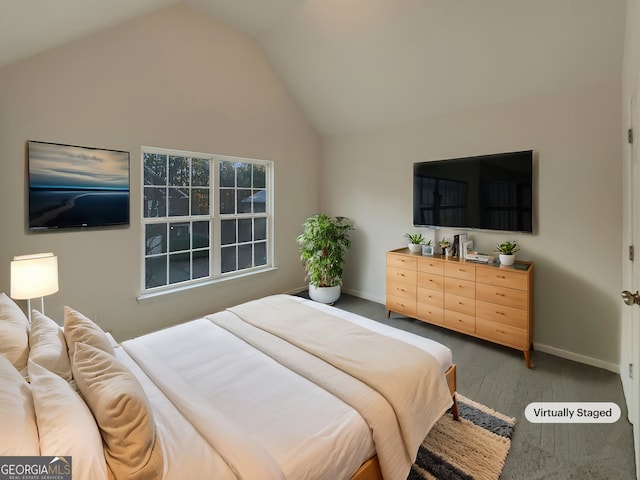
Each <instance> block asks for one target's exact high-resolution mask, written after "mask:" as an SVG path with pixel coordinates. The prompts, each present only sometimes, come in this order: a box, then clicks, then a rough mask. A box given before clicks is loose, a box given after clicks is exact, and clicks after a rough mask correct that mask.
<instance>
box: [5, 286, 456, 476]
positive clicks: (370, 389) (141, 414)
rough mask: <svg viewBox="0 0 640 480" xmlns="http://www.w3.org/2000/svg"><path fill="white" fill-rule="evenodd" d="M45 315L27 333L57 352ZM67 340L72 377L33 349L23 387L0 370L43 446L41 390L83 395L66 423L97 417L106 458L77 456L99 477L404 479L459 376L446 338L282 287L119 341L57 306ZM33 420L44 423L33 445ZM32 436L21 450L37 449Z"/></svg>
mask: <svg viewBox="0 0 640 480" xmlns="http://www.w3.org/2000/svg"><path fill="white" fill-rule="evenodd" d="M45 318H46V317H45ZM47 320H49V319H47ZM47 320H44V319H39V322H40V323H39V327H38V329H39V330H41V332H40V333H38V332H36V333H38V336H39V337H42V340H43V343H44V345H49V346H48V348H47V349H45V352H44V353H49V354H50V353H51V352H53V353H54V354H55V353H56V352H59V351H60V350H61V349H60V340H61V337H59V335H58V334H59V333H60V332H61V331H62V329H60V331H56V327H57V326H56V325H55V322H53V321H51V322H49V321H47ZM320 325H322V327H320ZM319 327H320V328H319ZM0 328H1V324H0ZM57 328H59V327H57ZM45 332H46V334H45ZM373 332H375V333H373ZM322 336H324V337H325V338H321V337H322ZM379 337H382V338H379ZM34 338H36V337H34ZM336 338H337V339H338V341H337V342H336V341H335V340H336ZM62 340H63V341H64V342H66V345H67V348H68V350H67V356H66V358H68V361H69V365H70V367H71V371H72V373H73V379H72V380H71V381H70V382H68V375H66V374H65V372H66V368H61V369H60V368H57V367H58V366H59V365H60V362H59V360H60V358H58V357H57V356H56V355H57V354H55V355H54V359H55V360H56V361H53V362H52V361H49V360H50V359H49V360H47V359H48V357H50V355H36V354H35V353H34V354H33V358H32V359H31V360H30V362H29V371H31V372H32V374H35V378H34V382H33V385H32V386H29V384H28V383H27V382H26V381H25V379H24V378H22V376H21V375H20V374H18V373H17V372H18V371H17V370H16V369H15V368H14V366H12V364H11V363H9V362H8V361H6V360H5V365H4V367H9V368H10V369H11V370H9V372H10V373H6V372H5V373H4V374H3V373H2V372H3V369H2V368H0V375H3V379H5V378H6V379H7V381H9V379H10V380H11V381H10V382H9V383H11V384H12V385H14V388H13V390H11V392H12V394H15V395H16V396H18V398H20V399H21V400H20V401H19V402H17V405H18V406H20V408H21V409H22V411H21V412H20V413H21V417H20V419H19V422H22V423H23V424H24V425H25V428H24V431H25V432H30V433H28V434H25V437H29V436H31V437H33V431H34V430H35V439H36V443H35V448H36V449H38V450H40V449H42V448H43V445H48V446H47V451H51V450H50V447H51V446H53V447H54V448H55V442H53V440H52V437H51V436H50V434H49V433H48V432H50V431H51V430H52V428H51V426H52V425H55V421H56V420H55V419H54V418H53V417H52V416H51V415H46V414H45V413H44V412H45V411H46V410H45V409H46V405H47V402H48V401H51V402H52V406H54V407H56V408H62V404H63V403H65V402H67V401H68V403H69V404H70V405H75V404H76V402H78V401H79V402H81V404H84V405H85V406H86V409H85V410H82V409H81V410H82V414H81V415H80V416H79V417H78V418H77V419H76V420H77V421H78V422H72V421H70V420H69V426H70V430H71V431H72V430H73V426H74V425H75V426H76V427H77V426H78V425H81V424H82V422H84V421H86V420H87V418H88V417H87V415H86V413H87V411H89V410H90V411H91V415H92V416H93V417H95V419H96V422H95V425H94V428H93V429H91V428H87V435H89V437H90V438H89V437H88V439H87V443H86V447H87V448H88V449H89V450H91V451H95V448H94V447H95V440H96V432H99V434H100V438H101V440H102V444H103V457H102V458H103V461H102V462H100V461H96V462H88V463H85V464H83V465H82V468H84V469H92V472H93V473H92V474H91V478H92V479H93V478H95V479H96V480H103V479H105V478H108V479H109V480H110V479H119V478H139V479H144V478H150V479H151V478H154V479H155V478H157V479H163V480H173V479H184V478H216V480H218V479H220V480H237V479H255V478H260V479H262V478H264V479H296V480H305V479H309V480H311V479H314V480H315V479H327V480H335V479H350V478H352V477H353V476H354V473H355V472H359V473H360V472H361V471H362V470H363V469H362V468H361V467H362V466H363V465H367V469H368V470H371V469H372V468H371V467H372V465H373V466H374V468H373V470H375V471H376V472H377V473H376V476H375V478H383V477H384V479H385V480H405V479H406V478H407V474H408V470H409V467H410V465H411V463H412V460H413V458H414V457H415V451H417V446H418V445H419V443H420V442H421V440H422V438H423V437H424V436H425V435H426V432H427V431H428V430H429V429H430V428H431V426H432V424H433V423H434V422H435V421H436V420H437V419H438V418H439V416H440V415H441V414H442V413H443V412H444V411H445V410H446V409H447V408H448V407H449V406H451V403H452V402H451V395H450V391H449V390H450V388H451V384H450V385H449V387H447V382H448V381H449V382H451V381H452V378H453V384H454V383H455V378H454V373H455V366H454V365H452V362H451V360H452V359H451V352H450V350H449V349H447V348H446V347H444V346H442V345H440V344H437V343H436V342H432V341H430V340H428V339H425V338H422V337H417V336H415V335H413V334H410V333H408V332H402V331H399V330H396V329H394V328H392V327H388V326H386V325H382V324H379V323H378V322H374V321H372V320H368V319H365V318H364V317H361V316H358V315H355V314H351V313H348V312H344V311H342V310H338V309H335V308H333V307H329V306H326V305H322V304H317V303H315V302H310V301H308V300H304V299H301V298H299V297H291V296H285V295H277V296H272V297H266V298H265V299H262V300H259V301H256V302H247V304H243V305H241V306H237V307H235V308H232V309H229V310H226V311H222V312H218V313H216V314H213V315H209V316H206V317H203V318H200V319H196V320H193V321H191V322H187V323H184V324H180V325H177V326H174V327H171V328H168V329H165V330H161V331H158V332H153V333H150V334H147V335H143V336H141V337H138V338H135V339H132V340H128V341H125V342H123V343H122V345H114V344H113V343H114V342H113V339H112V337H110V336H109V335H108V334H106V333H105V332H103V331H102V330H101V329H100V327H99V326H97V325H96V324H95V323H93V322H91V321H90V320H89V319H88V318H86V317H85V316H84V315H82V314H80V313H79V312H76V311H74V310H72V309H69V308H65V328H64V337H62ZM399 342H403V343H399ZM35 344H36V343H34V345H35ZM324 345H327V347H326V348H325V347H324ZM331 345H333V346H331ZM367 345H368V346H369V348H367ZM372 345H376V346H375V347H372ZM394 351H395V353H393V352H394ZM356 352H357V353H358V355H357V356H359V357H360V358H359V360H357V359H355V357H353V354H354V353H356ZM383 352H384V355H381V353H383ZM407 352H409V353H407ZM27 353H28V349H27ZM392 357H395V360H394V362H391V361H390V359H391V358H392ZM36 358H40V359H41V360H42V359H44V360H43V361H42V362H41V363H37V362H36V361H35V359H36ZM64 359H65V355H62V360H61V362H62V363H61V364H62V365H64ZM3 360H4V359H3ZM391 363H395V365H396V366H395V367H392V366H391ZM0 367H2V364H1V363H0ZM5 370H8V369H7V368H5ZM445 371H446V372H447V376H446V379H445V373H444V372H445ZM11 372H13V373H11ZM379 372H382V375H381V376H379V375H377V373H379ZM18 379H19V380H21V382H22V383H19V382H17V380H18ZM401 379H403V381H402V382H401V381H400V380H401ZM76 383H77V387H78V389H79V394H78V393H77V392H76V391H75V390H74V387H75V384H76ZM454 388H455V386H454V387H453V389H454ZM453 389H451V392H453V391H454V390H453ZM32 397H33V398H32ZM49 399H51V400H49ZM64 399H66V400H64ZM34 402H35V409H34V406H33V403H34ZM14 403H16V402H14ZM2 405H4V402H3V403H2ZM425 405H426V406H427V408H424V407H425ZM454 407H455V405H454ZM3 410H4V409H3ZM38 412H40V413H41V414H40V415H38ZM4 413H5V412H4V411H3V414H4ZM67 413H68V412H67ZM14 415H18V413H16V412H14ZM38 417H40V418H38ZM60 418H65V412H64V410H61V413H60ZM30 422H31V423H30ZM36 422H41V423H42V429H41V438H40V445H39V446H38V442H37V438H38V434H37V426H39V425H37V426H36V425H35V424H36ZM29 425H33V426H34V428H31V429H29ZM31 440H33V438H31ZM28 443H29V440H27V441H26V444H25V445H24V446H23V451H24V453H22V454H24V455H29V454H32V453H29V452H32V451H33V447H29V446H28ZM31 443H33V442H31ZM70 445H71V447H73V448H79V446H78V445H74V444H73V442H71V443H70ZM71 447H70V448H71ZM11 451H12V452H15V450H11ZM76 451H78V450H76ZM125 451H126V453H125ZM132 452H133V454H132ZM43 454H45V453H43ZM58 454H61V455H66V454H67V453H64V452H58ZM92 458H93V457H92ZM371 459H373V460H374V461H373V462H372V461H371ZM378 463H379V467H378ZM74 465H75V464H74ZM105 465H106V467H105ZM78 468H80V465H78ZM105 471H107V472H108V473H107V474H106V477H105ZM380 471H381V472H382V475H383V476H381V475H380ZM359 478H360V477H359Z"/></svg>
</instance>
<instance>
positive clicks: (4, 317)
mask: <svg viewBox="0 0 640 480" xmlns="http://www.w3.org/2000/svg"><path fill="white" fill-rule="evenodd" d="M0 353H2V354H3V355H4V356H5V357H7V358H8V359H9V361H10V362H11V364H12V365H13V366H14V367H15V368H17V369H18V370H19V371H20V372H22V373H23V374H25V375H26V373H27V360H28V359H29V320H27V317H25V315H24V313H22V310H20V307H18V305H16V304H15V303H14V301H13V300H11V299H10V298H9V297H8V296H7V294H5V293H0Z"/></svg>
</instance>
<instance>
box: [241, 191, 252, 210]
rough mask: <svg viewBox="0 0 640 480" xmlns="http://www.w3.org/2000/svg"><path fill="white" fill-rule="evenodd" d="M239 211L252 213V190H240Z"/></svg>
mask: <svg viewBox="0 0 640 480" xmlns="http://www.w3.org/2000/svg"><path fill="white" fill-rule="evenodd" d="M238 213H251V190H238Z"/></svg>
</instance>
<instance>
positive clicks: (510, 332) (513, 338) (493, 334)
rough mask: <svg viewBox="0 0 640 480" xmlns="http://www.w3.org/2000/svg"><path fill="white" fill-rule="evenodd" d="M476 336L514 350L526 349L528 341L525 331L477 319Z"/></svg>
mask: <svg viewBox="0 0 640 480" xmlns="http://www.w3.org/2000/svg"><path fill="white" fill-rule="evenodd" d="M476 334H477V335H478V336H479V337H482V338H484V339H487V340H491V341H492V342H496V343H501V344H503V345H509V346H511V347H515V348H522V349H528V348H529V345H528V343H529V339H528V338H527V331H526V330H523V329H522V328H515V327H511V326H509V325H502V324H500V323H495V322H490V321H489V320H482V319H478V320H477V321H476Z"/></svg>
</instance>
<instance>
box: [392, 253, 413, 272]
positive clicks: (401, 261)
mask: <svg viewBox="0 0 640 480" xmlns="http://www.w3.org/2000/svg"><path fill="white" fill-rule="evenodd" d="M417 266H418V257H410V256H408V255H399V254H397V253H387V267H399V268H408V269H409V270H415V269H416V268H417Z"/></svg>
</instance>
